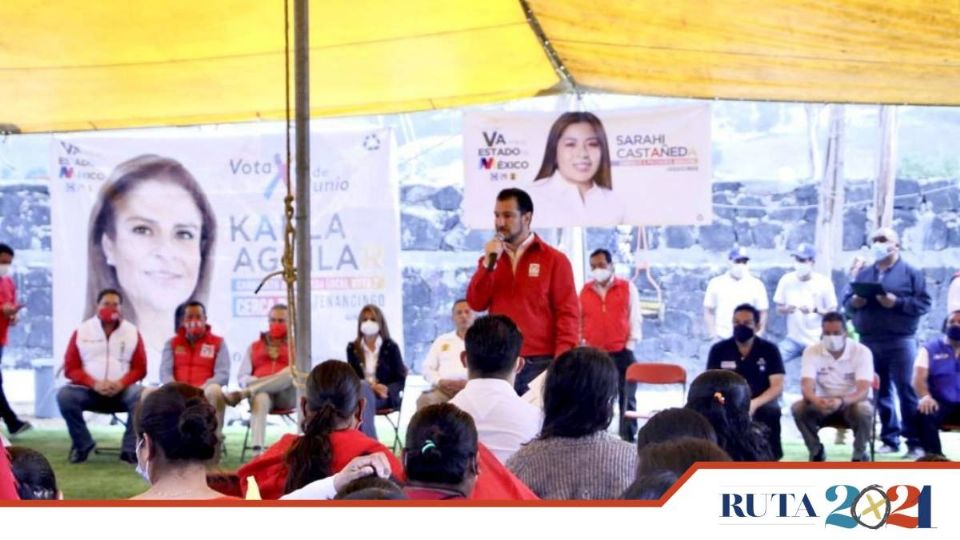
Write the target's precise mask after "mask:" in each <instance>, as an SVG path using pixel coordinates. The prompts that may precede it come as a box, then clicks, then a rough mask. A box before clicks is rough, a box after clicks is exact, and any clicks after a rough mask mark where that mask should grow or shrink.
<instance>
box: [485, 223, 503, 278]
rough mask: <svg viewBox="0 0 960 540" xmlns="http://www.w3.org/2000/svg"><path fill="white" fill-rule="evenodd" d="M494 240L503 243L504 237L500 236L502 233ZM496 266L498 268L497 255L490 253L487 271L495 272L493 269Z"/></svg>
mask: <svg viewBox="0 0 960 540" xmlns="http://www.w3.org/2000/svg"><path fill="white" fill-rule="evenodd" d="M493 238H494V239H495V240H500V241H501V242H502V241H503V235H502V234H500V233H497V234H496V235H495V236H494V237H493ZM496 266H497V254H496V253H488V254H487V270H488V271H490V272H493V269H494V268H495V267H496Z"/></svg>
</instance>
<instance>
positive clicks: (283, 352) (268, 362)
mask: <svg viewBox="0 0 960 540" xmlns="http://www.w3.org/2000/svg"><path fill="white" fill-rule="evenodd" d="M269 349H270V348H269V347H267V337H266V336H265V335H263V334H261V335H260V339H258V340H257V341H254V342H253V345H251V346H250V362H251V363H252V364H253V373H251V375H253V376H254V377H257V378H259V377H267V376H269V375H273V374H274V373H276V372H278V371H282V370H283V368H285V367H287V366H288V365H289V362H290V360H289V348H288V347H287V341H286V338H284V341H283V345H282V346H280V347H277V348H276V355H277V357H276V358H271V357H270V350H269Z"/></svg>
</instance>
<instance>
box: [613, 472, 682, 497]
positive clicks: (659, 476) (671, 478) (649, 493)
mask: <svg viewBox="0 0 960 540" xmlns="http://www.w3.org/2000/svg"><path fill="white" fill-rule="evenodd" d="M679 479H680V475H678V474H676V473H674V472H672V471H657V472H655V473H649V474H645V475H643V476H642V477H638V478H637V479H636V480H635V481H634V482H633V483H632V484H630V487H628V488H627V490H626V491H624V492H623V496H622V497H620V498H621V499H625V500H628V501H656V500H659V499H660V497H663V495H664V494H665V493H666V492H667V491H669V490H670V488H671V487H673V484H675V483H676V482H677V480H679Z"/></svg>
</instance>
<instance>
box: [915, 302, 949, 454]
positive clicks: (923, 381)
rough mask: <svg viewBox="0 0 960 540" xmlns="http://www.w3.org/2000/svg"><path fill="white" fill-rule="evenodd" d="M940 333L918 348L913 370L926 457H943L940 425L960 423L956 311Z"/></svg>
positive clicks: (919, 423) (917, 417) (919, 426)
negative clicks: (937, 336) (927, 455)
mask: <svg viewBox="0 0 960 540" xmlns="http://www.w3.org/2000/svg"><path fill="white" fill-rule="evenodd" d="M943 333H944V335H943V336H941V337H940V338H939V339H933V340H930V341H928V342H927V343H925V344H924V345H923V347H920V350H919V351H918V352H917V360H916V362H915V363H914V367H913V387H914V389H916V391H917V396H919V398H920V402H919V403H918V405H917V410H918V412H919V413H920V414H918V415H916V419H917V427H918V428H919V431H920V443H921V444H922V445H923V451H924V452H926V453H930V454H943V448H942V446H941V445H940V426H941V425H943V424H960V354H958V353H960V311H954V312H953V313H951V314H950V317H948V318H947V320H946V322H945V323H944V327H943Z"/></svg>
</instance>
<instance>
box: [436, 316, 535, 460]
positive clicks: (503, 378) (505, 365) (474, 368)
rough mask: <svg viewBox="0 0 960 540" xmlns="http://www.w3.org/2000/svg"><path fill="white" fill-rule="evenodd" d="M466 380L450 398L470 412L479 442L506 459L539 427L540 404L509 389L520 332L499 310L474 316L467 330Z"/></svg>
mask: <svg viewBox="0 0 960 540" xmlns="http://www.w3.org/2000/svg"><path fill="white" fill-rule="evenodd" d="M464 343H465V345H466V350H465V352H464V356H465V357H466V365H467V373H468V377H469V380H468V381H467V386H466V387H464V389H463V390H462V391H460V393H458V394H457V395H456V397H454V398H453V399H452V400H450V403H452V404H454V405H456V406H457V407H459V408H460V409H461V410H463V411H465V412H467V413H468V414H469V415H470V416H472V417H473V421H474V422H475V423H476V426H477V432H478V433H479V434H480V442H481V443H483V445H484V446H486V447H487V448H489V449H490V451H491V452H493V454H494V455H496V456H497V458H498V459H499V460H500V461H501V463H506V461H507V459H509V458H510V456H512V455H513V454H514V452H516V451H517V450H518V449H519V448H520V446H521V445H522V444H524V443H526V442H527V441H529V440H531V439H533V438H534V437H536V436H537V432H538V431H540V418H541V413H540V410H539V409H538V408H536V407H534V406H533V405H531V404H529V403H527V402H526V401H524V400H523V399H522V398H521V397H520V396H518V395H517V392H516V390H514V378H515V377H516V375H517V372H518V371H520V369H521V368H522V366H523V359H522V358H520V347H521V346H522V345H523V336H521V335H520V330H518V329H517V325H515V324H514V323H513V321H511V320H510V318H509V317H507V316H505V315H489V316H486V317H480V318H478V319H477V320H476V322H475V323H474V324H473V326H471V327H470V329H469V330H467V333H466V336H465V339H464Z"/></svg>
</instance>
